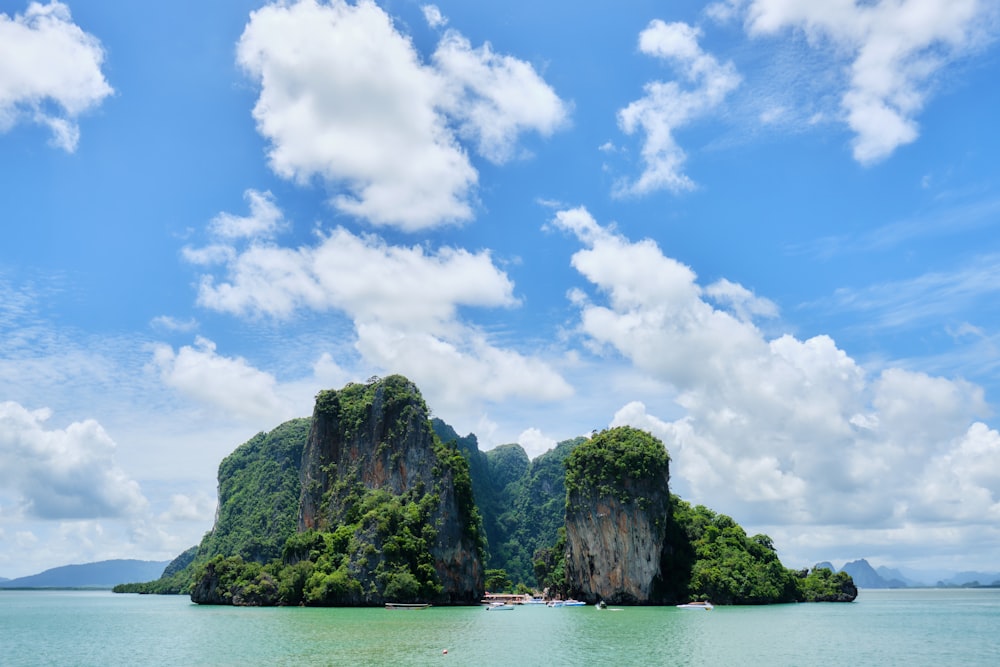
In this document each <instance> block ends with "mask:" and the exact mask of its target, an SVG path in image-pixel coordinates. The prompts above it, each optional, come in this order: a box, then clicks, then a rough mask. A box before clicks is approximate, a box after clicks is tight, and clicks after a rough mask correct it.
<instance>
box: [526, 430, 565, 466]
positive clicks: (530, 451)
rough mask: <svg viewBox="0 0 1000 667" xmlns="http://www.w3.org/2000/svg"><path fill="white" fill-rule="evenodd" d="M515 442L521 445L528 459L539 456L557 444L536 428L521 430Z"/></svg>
mask: <svg viewBox="0 0 1000 667" xmlns="http://www.w3.org/2000/svg"><path fill="white" fill-rule="evenodd" d="M517 443H518V444H519V445H521V447H522V448H523V449H524V451H525V453H526V454H527V455H528V458H529V459H533V458H535V457H537V456H540V455H542V454H544V453H545V452H547V451H549V450H550V449H552V448H553V447H555V446H556V445H558V444H559V443H558V442H557V441H556V440H555V439H554V438H550V437H548V436H547V435H545V434H544V433H542V432H541V431H540V430H539V429H537V428H529V429H525V430H524V431H522V432H521V435H519V436H517Z"/></svg>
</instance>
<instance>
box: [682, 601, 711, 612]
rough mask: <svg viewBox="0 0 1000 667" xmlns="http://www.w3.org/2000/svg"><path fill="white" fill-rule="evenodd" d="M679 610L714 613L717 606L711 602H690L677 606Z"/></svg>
mask: <svg viewBox="0 0 1000 667" xmlns="http://www.w3.org/2000/svg"><path fill="white" fill-rule="evenodd" d="M677 608H678V609H702V610H704V611H712V610H713V609H714V608H715V606H714V605H713V604H712V603H711V602H688V603H686V604H679V605H677Z"/></svg>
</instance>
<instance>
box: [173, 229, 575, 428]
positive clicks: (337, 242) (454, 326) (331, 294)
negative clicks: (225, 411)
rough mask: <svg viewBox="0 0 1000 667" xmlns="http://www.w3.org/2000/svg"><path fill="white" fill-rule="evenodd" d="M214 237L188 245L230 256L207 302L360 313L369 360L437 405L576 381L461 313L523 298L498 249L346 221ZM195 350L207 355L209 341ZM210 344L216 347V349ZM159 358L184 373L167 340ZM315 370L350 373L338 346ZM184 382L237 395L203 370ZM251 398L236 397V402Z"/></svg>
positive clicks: (202, 296) (193, 254) (205, 283)
mask: <svg viewBox="0 0 1000 667" xmlns="http://www.w3.org/2000/svg"><path fill="white" fill-rule="evenodd" d="M210 231H212V230H211V229H210ZM209 247H210V248H215V249H216V250H213V251H212V252H211V253H204V252H203V251H201V250H198V249H188V250H186V252H185V255H186V256H187V257H188V258H189V259H192V260H196V261H199V262H201V263H204V264H205V265H210V263H209V262H208V261H207V257H208V256H209V255H211V256H212V257H215V258H217V259H221V260H224V261H223V265H222V266H221V267H220V270H221V272H222V274H223V275H222V277H221V279H217V278H216V277H215V276H214V275H210V274H206V275H205V276H204V277H203V278H202V281H201V288H200V291H199V295H198V302H199V304H201V305H202V306H205V307H208V308H211V309H213V310H218V311H222V312H229V313H233V314H235V315H241V316H251V317H253V316H269V317H276V318H290V317H292V316H293V315H294V314H296V313H297V312H299V311H301V310H313V311H317V312H341V313H343V314H345V315H346V316H347V317H348V318H349V319H350V320H351V322H352V323H353V326H354V332H355V334H356V336H357V340H356V341H355V348H356V350H357V351H358V352H359V353H360V354H361V355H362V357H363V359H364V360H365V362H366V364H368V365H369V367H371V366H374V367H375V368H377V369H379V370H380V371H385V372H392V373H402V374H404V375H407V376H408V377H409V378H410V379H412V380H413V381H414V382H416V383H417V384H418V386H420V387H421V391H423V392H424V395H425V398H427V399H428V402H429V403H430V405H432V406H434V407H435V409H437V410H441V411H446V410H450V409H455V410H458V409H470V408H472V407H473V406H475V405H476V404H477V403H479V402H483V401H500V400H503V399H505V398H509V397H524V398H529V399H534V400H555V399H558V398H564V397H566V396H568V395H570V394H571V393H572V389H571V388H570V386H569V385H568V384H567V383H566V381H565V380H564V379H563V378H562V377H561V376H560V375H559V373H558V372H556V371H555V370H554V369H552V368H551V367H550V366H549V364H548V363H546V362H544V361H542V360H540V359H538V358H535V357H531V356H526V355H524V354H521V353H520V352H517V351H515V350H510V349H504V348H501V347H498V346H496V345H494V344H493V343H491V342H490V341H489V340H488V338H487V337H486V336H485V335H484V334H483V333H482V332H480V331H479V330H477V329H476V328H475V327H473V326H471V325H469V324H468V323H466V322H465V321H463V320H462V319H461V318H460V316H459V309H460V308H464V307H486V308H495V307H504V308H507V307H513V306H516V305H518V300H517V299H516V298H515V297H514V295H513V289H514V285H513V283H512V282H511V281H510V279H509V278H508V276H507V275H506V274H505V273H504V272H503V271H501V270H499V269H498V268H497V267H496V265H495V264H494V263H493V260H492V258H491V256H490V254H489V253H488V252H485V251H483V252H479V253H470V252H468V251H466V250H463V249H456V248H447V247H445V248H440V249H438V250H436V251H430V250H428V249H426V248H425V247H424V246H421V245H414V246H409V247H407V246H391V245H388V244H386V243H385V241H383V240H382V239H381V238H379V237H377V236H374V235H364V236H358V235H355V234H352V233H351V232H349V231H348V230H346V229H344V228H341V227H338V228H336V229H334V230H333V231H332V232H330V233H319V234H318V236H317V241H316V244H315V245H313V246H301V247H298V248H284V247H280V246H277V245H274V244H262V243H257V242H250V243H248V244H247V246H246V247H245V248H237V247H236V246H234V245H227V244H223V243H217V244H214V245H212V246H209ZM185 351H186V354H187V355H189V356H192V357H199V358H200V357H201V356H204V354H205V352H206V351H205V350H203V351H202V352H201V353H200V354H199V353H198V352H197V351H196V350H192V349H190V348H185ZM207 352H210V353H211V354H210V355H209V356H211V357H213V358H214V349H211V350H207ZM177 356H178V359H179V358H180V355H177ZM194 360H195V359H192V362H193V361H194ZM157 363H158V364H159V365H161V366H162V367H165V368H167V369H171V372H170V373H165V376H164V377H166V378H170V381H171V382H172V383H174V384H177V385H180V384H181V383H180V382H179V381H178V380H177V379H174V375H175V372H174V371H173V370H172V369H174V367H175V366H176V365H177V362H175V359H174V354H173V351H172V350H171V349H170V348H167V347H161V348H159V350H158V352H157ZM226 365H227V366H230V365H231V362H230V363H227V364H226ZM183 366H184V367H185V368H187V367H189V366H190V367H191V368H196V367H197V366H196V364H194V363H190V364H188V363H185V364H183ZM239 366H240V370H241V372H249V371H248V370H247V369H246V368H245V366H246V362H244V361H242V360H239ZM315 372H316V373H317V374H318V373H320V372H322V373H323V374H324V376H325V377H327V378H328V379H330V378H340V377H342V376H343V375H344V373H343V372H342V370H341V369H339V367H336V365H335V364H332V365H331V361H330V359H329V358H326V360H324V359H323V358H321V359H320V361H319V362H318V364H317V366H316V369H315ZM223 375H225V374H223ZM231 375H238V374H231ZM251 380H254V382H246V381H243V380H241V384H242V385H243V386H245V387H247V388H249V387H250V386H252V385H254V384H256V385H258V386H257V389H259V390H262V393H263V394H265V395H266V394H268V393H271V390H270V385H272V384H273V382H274V379H273V378H272V377H270V376H266V378H262V377H259V376H256V375H253V377H252V378H251ZM260 385H265V386H260ZM183 386H184V387H185V388H187V389H188V391H202V392H204V391H210V393H211V394H212V395H219V396H228V395H229V394H228V393H227V392H225V391H223V387H214V388H213V384H212V381H211V380H209V381H206V382H202V381H201V380H200V379H199V378H198V377H196V376H194V375H191V376H190V378H189V381H186V382H184V383H183ZM265 390H266V391H265ZM227 400H228V399H227ZM244 402H245V401H244V400H243V399H238V400H235V404H236V405H241V404H243V403H244ZM254 409H258V408H254Z"/></svg>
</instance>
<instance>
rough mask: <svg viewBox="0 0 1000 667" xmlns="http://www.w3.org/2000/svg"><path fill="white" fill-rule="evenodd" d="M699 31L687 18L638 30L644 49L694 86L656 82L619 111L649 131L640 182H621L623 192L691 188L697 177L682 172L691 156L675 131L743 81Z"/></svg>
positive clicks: (631, 127)
mask: <svg viewBox="0 0 1000 667" xmlns="http://www.w3.org/2000/svg"><path fill="white" fill-rule="evenodd" d="M700 34H701V33H700V31H699V30H698V29H697V28H695V27H692V26H690V25H688V24H686V23H664V22H663V21H661V20H659V19H656V20H653V21H651V22H650V24H649V26H647V27H646V29H645V30H643V31H642V33H640V35H639V50H640V51H641V52H642V53H644V54H646V55H649V56H653V57H655V58H659V59H661V60H663V61H665V62H667V63H669V64H671V65H672V66H674V67H675V68H676V69H677V70H678V71H679V72H680V74H681V76H682V77H683V78H684V79H686V80H687V81H688V82H689V83H690V84H691V86H690V87H689V88H686V89H685V88H683V87H682V86H681V85H680V84H679V83H678V82H676V81H669V82H662V81H653V82H650V83H648V84H646V86H645V95H644V96H643V97H642V98H641V99H639V100H636V101H635V102H632V103H631V104H629V105H628V106H627V107H625V108H624V109H622V110H620V111H619V112H618V125H619V127H620V128H621V129H622V131H623V132H625V133H626V134H629V135H631V134H634V133H635V132H637V131H639V130H641V131H642V132H643V133H644V134H645V140H644V143H643V147H642V158H643V161H644V163H645V169H644V170H643V173H642V174H641V175H640V176H639V178H638V179H637V180H636V181H635V182H631V183H620V184H619V185H618V186H617V189H616V191H617V194H619V195H629V194H632V195H643V194H648V193H650V192H653V191H656V190H662V189H667V190H671V191H673V192H680V191H684V190H690V189H692V188H693V187H694V182H693V181H692V180H691V179H690V178H689V177H688V176H687V175H686V174H685V173H684V172H683V166H684V162H685V160H686V155H685V153H684V150H683V149H682V148H681V147H680V146H679V145H678V144H677V141H676V139H675V137H674V134H675V132H676V131H677V130H678V129H679V128H681V127H683V126H685V125H688V124H690V123H691V122H693V121H695V120H696V119H698V118H700V117H702V116H704V115H705V114H707V113H709V112H710V111H711V110H712V109H714V108H715V107H717V106H719V104H721V103H722V101H723V100H724V99H725V97H726V95H728V94H729V93H730V92H731V91H732V90H734V89H735V88H736V87H737V86H738V85H739V83H740V76H739V74H738V73H737V72H736V68H735V66H734V65H733V64H732V63H731V62H727V63H720V62H719V61H718V60H716V58H715V57H714V56H712V55H711V54H708V53H705V52H704V51H703V50H702V48H701V46H700V45H699V44H698V38H699V37H700Z"/></svg>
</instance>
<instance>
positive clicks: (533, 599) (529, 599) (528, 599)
mask: <svg viewBox="0 0 1000 667" xmlns="http://www.w3.org/2000/svg"><path fill="white" fill-rule="evenodd" d="M521 604H545V600H543V599H542V598H536V597H532V596H530V595H525V596H524V599H523V600H522V601H521Z"/></svg>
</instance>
